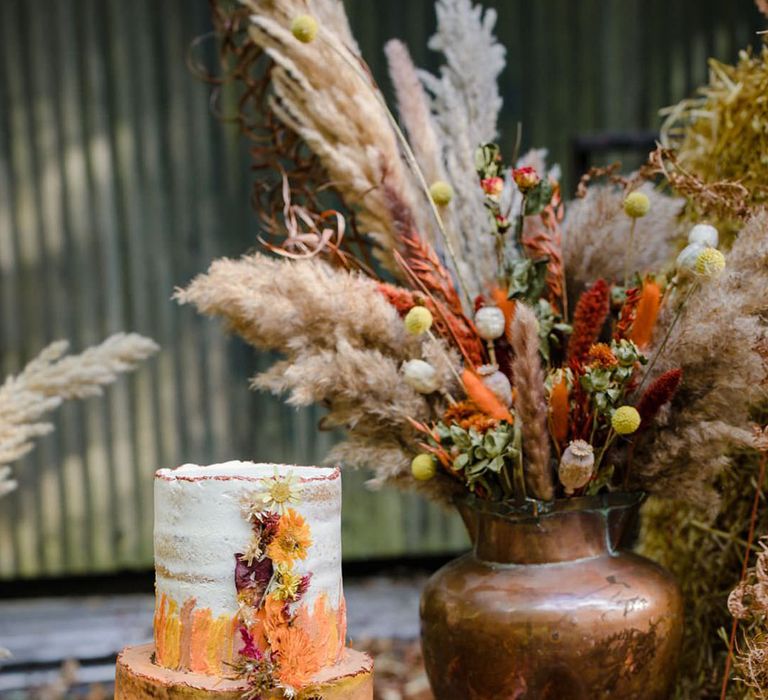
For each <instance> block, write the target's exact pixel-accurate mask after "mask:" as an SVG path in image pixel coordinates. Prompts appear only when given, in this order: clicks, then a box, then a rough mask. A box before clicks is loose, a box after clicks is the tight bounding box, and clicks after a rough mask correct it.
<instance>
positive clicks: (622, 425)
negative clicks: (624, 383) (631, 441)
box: [611, 406, 640, 435]
mask: <svg viewBox="0 0 768 700" xmlns="http://www.w3.org/2000/svg"><path fill="white" fill-rule="evenodd" d="M611 427H612V428H613V429H614V430H615V431H616V432H617V433H618V434H619V435H631V434H632V433H634V432H635V431H636V430H637V429H638V428H639V427H640V414H639V413H638V412H637V409H636V408H635V407H634V406H619V408H617V409H616V411H615V412H614V414H613V415H612V416H611Z"/></svg>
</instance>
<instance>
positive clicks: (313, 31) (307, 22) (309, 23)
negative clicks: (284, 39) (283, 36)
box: [291, 15, 319, 44]
mask: <svg viewBox="0 0 768 700" xmlns="http://www.w3.org/2000/svg"><path fill="white" fill-rule="evenodd" d="M318 30H319V26H318V24H317V20H316V19H315V18H314V17H313V16H312V15H299V16H298V17H296V18H295V19H294V20H293V22H291V34H293V36H294V37H295V38H296V39H298V40H299V41H300V42H301V43H302V44H310V43H312V42H313V41H314V40H315V37H317V32H318Z"/></svg>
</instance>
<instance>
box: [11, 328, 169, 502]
mask: <svg viewBox="0 0 768 700" xmlns="http://www.w3.org/2000/svg"><path fill="white" fill-rule="evenodd" d="M68 348H69V344H68V343H67V342H66V341H58V342H55V343H53V344H51V345H49V346H48V347H47V348H46V349H45V350H43V351H42V352H41V353H40V355H38V356H37V357H36V358H35V359H34V360H32V361H31V362H30V363H29V364H28V365H27V366H26V367H25V368H24V369H23V370H22V371H21V372H20V373H19V374H18V375H16V376H13V377H8V378H7V379H6V380H5V382H4V383H3V385H2V386H0V496H3V495H4V494H6V493H9V492H10V491H12V490H13V489H14V488H15V487H16V482H15V481H13V480H12V479H11V470H10V468H9V467H8V466H7V465H9V464H11V463H13V462H15V461H17V460H19V459H21V458H22V457H23V456H24V455H26V454H27V453H28V452H29V451H30V450H32V448H33V446H34V443H33V441H34V439H35V438H38V437H41V436H43V435H47V434H48V433H50V432H51V431H52V430H53V425H51V424H50V423H48V422H47V421H45V420H44V416H45V414H46V413H50V412H51V411H53V410H54V409H55V408H58V407H59V406H60V405H61V403H62V402H63V401H65V400H67V399H84V398H88V397H90V396H100V395H101V394H102V391H103V389H102V387H104V386H106V385H107V384H111V383H112V382H114V381H115V380H116V379H117V377H118V375H120V374H122V373H124V372H129V371H132V370H133V369H135V368H136V366H137V365H138V364H139V363H140V362H142V361H143V360H145V359H146V358H147V357H149V356H150V355H152V354H153V353H155V352H157V350H158V346H157V345H156V344H155V343H154V342H153V341H152V340H149V339H148V338H144V337H142V336H140V335H136V334H135V333H130V334H125V333H117V334H115V335H113V336H110V337H109V338H107V339H106V340H105V341H104V342H103V343H101V345H97V346H95V347H92V348H89V349H87V350H85V351H84V352H82V353H81V354H79V355H68V356H67V355H66V352H67V350H68Z"/></svg>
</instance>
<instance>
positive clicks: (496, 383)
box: [477, 365, 512, 406]
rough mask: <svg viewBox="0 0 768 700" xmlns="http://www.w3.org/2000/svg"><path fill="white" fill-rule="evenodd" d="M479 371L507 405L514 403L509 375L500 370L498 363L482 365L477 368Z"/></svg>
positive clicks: (486, 382)
mask: <svg viewBox="0 0 768 700" xmlns="http://www.w3.org/2000/svg"><path fill="white" fill-rule="evenodd" d="M477 373H478V374H479V375H480V378H481V379H482V380H483V384H485V386H487V387H488V388H489V389H490V390H491V391H492V392H493V393H494V395H495V396H496V398H497V399H498V400H499V401H501V403H503V404H504V405H505V406H511V405H512V385H511V384H510V383H509V379H507V375H506V374H504V373H503V372H500V371H499V368H498V366H497V365H482V366H481V367H478V368H477Z"/></svg>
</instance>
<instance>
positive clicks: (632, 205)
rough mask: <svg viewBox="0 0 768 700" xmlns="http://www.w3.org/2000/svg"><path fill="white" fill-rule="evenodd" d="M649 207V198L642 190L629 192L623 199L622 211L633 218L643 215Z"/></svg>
mask: <svg viewBox="0 0 768 700" xmlns="http://www.w3.org/2000/svg"><path fill="white" fill-rule="evenodd" d="M650 208H651V200H650V199H648V195H646V194H644V193H643V192H630V194H628V195H627V198H626V199H625V200H624V213H625V214H626V215H627V216H630V217H632V218H633V219H640V218H641V217H643V216H645V215H646V214H647V213H648V211H649V210H650Z"/></svg>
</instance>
